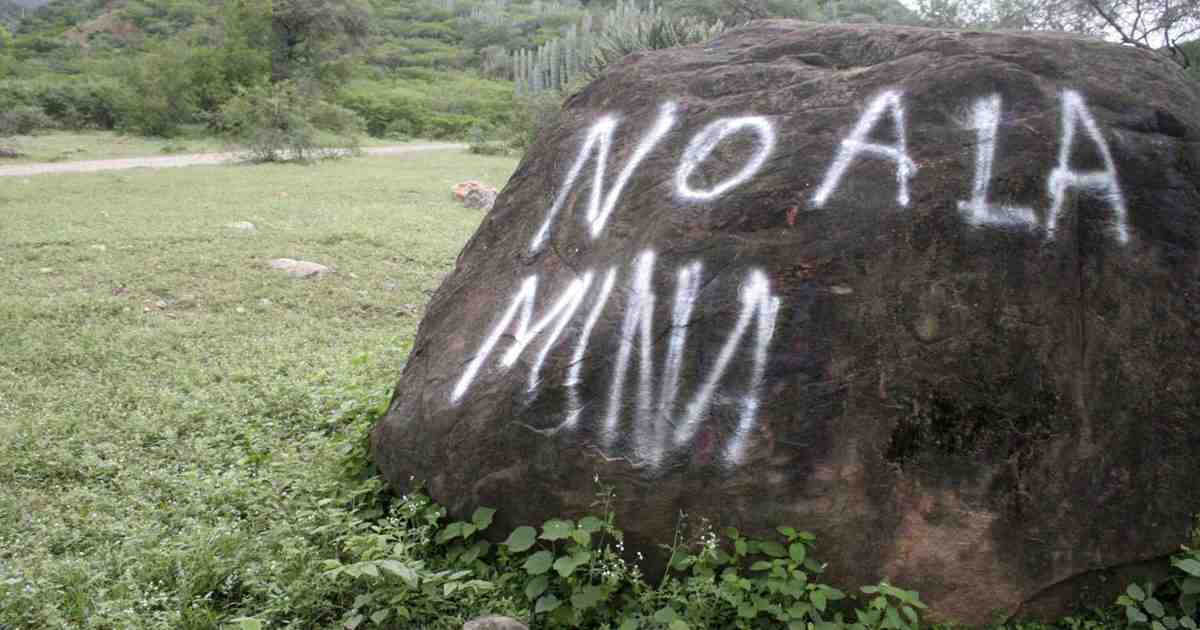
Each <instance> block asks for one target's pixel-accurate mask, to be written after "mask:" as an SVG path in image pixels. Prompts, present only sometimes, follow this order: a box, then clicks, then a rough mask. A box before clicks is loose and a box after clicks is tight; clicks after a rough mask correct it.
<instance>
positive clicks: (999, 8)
mask: <svg viewBox="0 0 1200 630" xmlns="http://www.w3.org/2000/svg"><path fill="white" fill-rule="evenodd" d="M917 4H918V13H919V14H920V15H921V17H922V19H923V21H924V22H925V23H926V24H928V25H930V26H939V27H951V28H982V29H1020V30H1029V31H1064V32H1069V33H1082V34H1087V35H1094V36H1097V37H1104V38H1106V39H1116V40H1118V41H1120V42H1121V43H1123V44H1127V45H1130V46H1136V47H1138V48H1143V49H1146V50H1150V51H1154V52H1156V53H1158V54H1162V55H1164V56H1166V57H1168V58H1170V59H1172V60H1174V61H1175V62H1177V63H1179V64H1180V65H1181V66H1183V67H1185V68H1186V67H1188V66H1190V65H1192V64H1193V63H1194V62H1195V61H1196V57H1195V53H1196V48H1195V47H1194V46H1187V45H1185V42H1187V41H1188V40H1189V39H1193V38H1195V37H1196V36H1197V34H1200V1H1198V0H918V3H917ZM1189 53H1190V54H1189Z"/></svg>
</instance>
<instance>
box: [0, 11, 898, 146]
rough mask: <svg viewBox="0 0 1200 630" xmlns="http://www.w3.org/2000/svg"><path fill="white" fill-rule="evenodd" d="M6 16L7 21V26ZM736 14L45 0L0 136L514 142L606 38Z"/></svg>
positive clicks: (3, 85) (27, 35) (19, 64)
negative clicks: (288, 133) (269, 102)
mask: <svg viewBox="0 0 1200 630" xmlns="http://www.w3.org/2000/svg"><path fill="white" fill-rule="evenodd" d="M623 1H624V0H622V2H623ZM11 2H12V0H0V3H11ZM5 6H8V5H4V4H0V15H4V14H5V9H4V7H5ZM11 6H12V8H11V9H9V13H8V14H9V15H16V16H19V14H20V9H19V8H16V6H15V5H11ZM732 6H733V5H732V4H730V2H729V0H675V1H674V2H670V3H666V4H664V5H662V6H654V5H652V4H651V5H649V6H642V5H637V4H634V3H633V2H628V3H627V4H612V3H611V2H606V1H602V0H593V1H592V2H590V3H587V4H583V3H580V2H578V1H577V0H391V1H385V0H276V1H274V2H271V1H270V0H224V1H223V2H206V1H202V0H54V1H53V2H51V3H49V4H48V5H46V6H44V7H42V8H41V9H39V10H37V11H35V12H33V13H30V14H28V15H27V16H26V17H25V18H24V19H21V20H19V21H17V20H14V21H10V22H9V27H8V28H7V29H5V30H0V136H4V135H12V134H24V133H29V132H31V131H36V130H38V129H44V128H48V127H57V128H64V129H83V128H98V129H119V130H125V131H131V132H135V133H140V134H146V135H159V136H171V135H174V134H177V133H179V131H180V130H181V129H182V128H185V127H187V126H189V125H191V126H198V125H202V126H204V127H206V128H207V129H209V130H210V131H213V132H229V131H231V128H236V127H238V126H239V125H242V124H244V119H238V118H236V117H235V118H233V119H231V118H230V115H229V113H228V112H223V108H225V107H226V106H227V105H228V104H229V103H230V102H231V101H233V100H235V99H236V98H238V97H239V96H245V95H246V94H250V95H251V96H249V97H247V98H251V99H259V100H262V99H269V98H275V99H276V100H284V101H286V100H288V99H289V96H288V95H295V94H302V95H304V96H305V97H306V98H316V99H320V100H323V101H326V102H328V103H329V104H330V105H331V106H334V107H337V108H340V110H339V111H344V112H348V113H349V114H352V116H353V119H352V120H353V121H356V122H355V124H356V126H357V127H356V128H354V129H344V130H343V131H346V132H347V133H349V132H356V131H365V132H367V133H369V134H370V135H372V136H376V137H384V138H405V137H427V138H450V137H455V138H461V137H465V136H467V135H469V134H474V135H475V136H477V137H493V136H504V135H510V134H511V132H510V131H509V130H510V127H512V126H513V125H514V124H516V125H517V126H520V125H522V124H523V123H525V122H526V121H522V120H521V119H520V118H521V115H522V114H521V112H520V111H519V110H523V109H527V107H525V106H524V102H523V101H522V105H519V106H517V107H514V98H517V99H524V98H527V97H528V96H529V94H530V93H534V92H539V91H545V90H560V89H563V88H566V87H569V86H571V85H578V83H579V82H580V81H581V80H583V79H584V78H586V77H587V76H589V73H594V71H595V70H596V68H597V65H598V64H600V65H602V64H603V63H606V62H607V61H610V60H611V59H613V58H615V57H616V56H619V53H623V52H627V50H626V49H625V48H622V47H623V46H629V45H631V43H630V42H629V41H627V40H628V39H629V38H627V37H624V34H623V33H617V36H614V35H613V30H614V29H617V28H624V29H626V31H627V32H628V33H634V39H635V40H636V41H633V42H632V45H633V46H634V47H635V48H638V47H649V48H659V47H666V46H669V45H674V44H680V43H689V42H692V41H701V40H703V39H705V38H707V37H709V36H711V35H713V34H715V33H717V32H719V31H720V30H721V29H723V28H725V27H726V26H728V25H729V24H732V23H735V22H738V21H742V20H744V19H748V18H750V17H754V16H753V15H742V16H739V15H738V14H737V11H735V10H732V9H731V7H732ZM763 7H765V8H766V9H767V10H768V11H769V12H770V14H772V15H787V16H794V17H805V18H808V19H877V20H881V21H893V22H907V23H915V22H916V21H917V19H916V16H915V15H914V14H912V13H911V12H909V11H908V10H907V9H905V8H904V7H903V6H902V5H900V4H899V3H898V2H896V1H895V0H838V1H837V2H825V3H823V4H817V3H816V2H814V1H812V0H770V2H765V3H764V4H763ZM681 16H688V17H687V18H686V19H683V18H682V17H681ZM656 20H657V21H659V22H661V23H665V24H669V25H672V26H678V25H682V27H680V28H679V29H678V37H677V38H676V39H674V40H671V41H642V40H639V39H638V37H639V36H638V35H637V33H639V31H637V29H636V28H635V27H636V26H637V25H638V24H642V23H650V22H653V21H656ZM681 20H682V21H681ZM655 32H656V33H657V32H659V31H655ZM623 37H624V39H623ZM643 39H644V38H643ZM605 45H607V46H608V48H607V49H605V48H604V47H605ZM614 51H615V52H614ZM514 80H516V83H514ZM274 86H280V87H278V88H276V87H274ZM256 90H257V91H256ZM553 104H554V105H555V106H556V105H557V102H556V101H555V102H554V103H553ZM242 109H243V110H244V109H245V108H244V107H243V108H242ZM514 110H518V113H517V116H518V120H515V121H514V119H513V116H514ZM346 120H351V119H350V118H346Z"/></svg>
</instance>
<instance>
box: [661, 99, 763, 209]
mask: <svg viewBox="0 0 1200 630" xmlns="http://www.w3.org/2000/svg"><path fill="white" fill-rule="evenodd" d="M743 129H750V130H752V131H753V132H754V133H756V134H758V137H759V145H758V148H757V150H756V151H755V153H754V157H752V158H751V159H750V161H749V162H746V165H745V166H743V167H742V170H740V171H738V172H737V173H736V174H735V175H733V176H732V177H729V178H727V179H725V181H723V182H721V183H719V184H717V185H716V186H713V187H712V188H710V189H708V190H697V189H695V188H692V187H691V186H690V185H689V184H688V179H689V178H690V177H691V176H692V173H694V172H695V170H696V168H698V167H699V166H700V165H701V164H702V163H704V160H706V159H708V156H709V155H711V154H712V152H713V149H716V148H717V145H718V144H720V143H721V142H722V141H723V140H725V138H726V137H728V136H730V135H733V134H735V133H737V132H739V131H741V130H743ZM774 148H775V129H774V128H773V127H772V126H771V123H770V122H768V121H767V119H766V118H764V117H762V116H745V117H742V118H724V119H722V120H717V121H714V122H712V123H709V125H708V126H707V127H705V128H704V129H702V130H700V133H698V134H696V137H694V138H692V141H691V142H689V143H688V146H687V149H685V150H684V152H683V159H682V160H681V161H680V164H679V170H677V171H676V172H675V194H677V195H679V196H680V197H682V198H684V199H689V200H697V201H708V200H710V199H716V198H717V197H720V196H721V195H723V194H725V192H726V191H728V190H729V189H731V188H733V187H735V186H738V185H740V184H743V183H745V182H746V181H747V180H749V179H750V178H751V177H753V176H754V174H755V173H757V172H758V169H760V168H762V165H763V163H764V162H766V161H767V157H768V156H769V155H770V154H771V150H772V149H774Z"/></svg>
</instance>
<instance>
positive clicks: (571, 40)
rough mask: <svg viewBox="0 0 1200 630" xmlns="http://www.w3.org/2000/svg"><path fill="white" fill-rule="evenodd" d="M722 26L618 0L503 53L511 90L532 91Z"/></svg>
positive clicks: (715, 31)
mask: <svg viewBox="0 0 1200 630" xmlns="http://www.w3.org/2000/svg"><path fill="white" fill-rule="evenodd" d="M724 29H725V25H724V24H722V23H721V22H716V23H713V24H709V23H706V22H704V21H702V20H697V19H694V18H672V17H670V16H668V15H666V14H664V13H663V10H662V7H657V6H655V5H654V3H653V2H651V3H650V4H649V5H647V6H640V5H638V4H637V3H636V2H635V0H620V1H619V2H618V3H617V4H616V6H614V7H612V8H611V9H609V10H608V11H607V12H605V13H604V14H602V15H600V16H598V17H593V15H592V14H590V13H588V14H585V15H584V17H583V19H582V20H581V21H580V22H579V23H578V24H573V25H571V26H570V27H569V28H568V29H567V31H566V32H565V33H564V34H563V35H562V36H561V37H558V38H556V39H552V40H550V41H548V42H546V43H545V44H542V45H541V46H538V47H537V48H535V49H527V50H517V51H512V52H509V53H507V54H508V55H509V57H510V59H509V60H508V61H509V67H510V68H512V79H513V81H515V82H516V85H517V91H518V92H520V93H523V94H533V93H537V92H542V91H545V90H561V89H563V88H564V87H565V86H567V85H568V84H570V83H572V82H573V81H575V80H577V79H580V78H582V77H594V76H595V75H596V74H597V73H598V72H599V70H601V69H602V68H603V67H604V66H606V65H608V64H609V63H611V62H612V61H615V60H616V59H619V58H621V57H623V56H624V55H626V54H629V53H631V52H634V51H636V50H646V49H658V48H670V47H672V46H682V45H686V44H692V43H697V42H702V41H706V40H708V39H710V38H712V37H714V36H716V35H717V34H719V33H720V32H721V31H722V30H724Z"/></svg>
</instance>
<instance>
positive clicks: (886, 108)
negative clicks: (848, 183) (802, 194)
mask: <svg viewBox="0 0 1200 630" xmlns="http://www.w3.org/2000/svg"><path fill="white" fill-rule="evenodd" d="M885 112H890V113H891V115H892V128H893V130H894V131H895V134H896V143H895V144H879V143H876V142H871V132H872V131H873V130H874V129H875V126H876V125H878V124H879V119H880V118H883V115H884V113H885ZM864 154H865V155H867V156H874V157H879V158H883V159H885V160H891V161H893V162H895V163H896V203H898V204H900V205H901V206H902V207H907V206H908V180H909V179H911V178H912V176H913V174H914V173H916V171H917V164H916V162H913V161H912V159H911V158H909V157H908V148H907V141H906V140H905V139H904V104H903V102H902V100H901V94H900V92H898V91H896V90H889V91H887V92H884V93H883V94H880V95H879V96H877V97H875V100H873V101H871V104H870V105H868V106H867V111H866V113H865V114H863V115H862V118H860V119H859V120H858V124H857V125H855V126H854V131H851V132H850V137H848V138H846V139H845V140H842V146H841V147H840V148H839V149H838V154H837V157H835V158H834V159H833V166H831V167H829V172H828V173H826V174H825V180H824V181H822V182H821V186H820V187H819V188H817V192H816V194H814V195H813V198H812V203H813V205H814V206H816V207H818V208H820V207H823V206H824V205H825V202H826V201H828V200H829V196H830V195H832V194H833V192H834V191H835V190H837V187H838V184H839V183H841V181H842V176H843V175H845V174H846V169H848V168H850V164H851V163H852V162H854V160H855V159H857V158H858V156H860V155H864Z"/></svg>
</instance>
